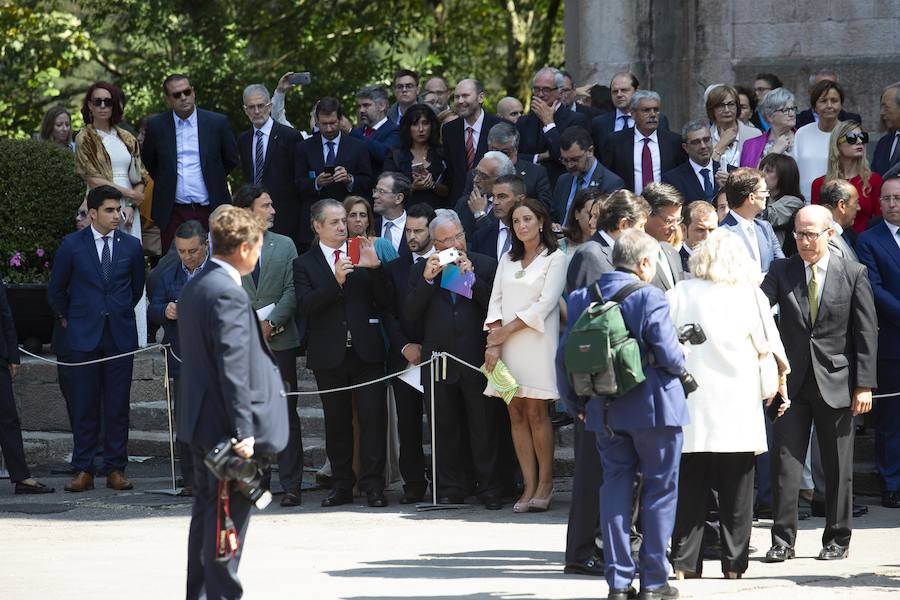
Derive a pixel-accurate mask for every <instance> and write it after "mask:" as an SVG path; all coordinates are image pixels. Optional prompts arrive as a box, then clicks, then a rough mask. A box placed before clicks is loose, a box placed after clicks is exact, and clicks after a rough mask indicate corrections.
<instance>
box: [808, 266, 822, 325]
mask: <svg viewBox="0 0 900 600" xmlns="http://www.w3.org/2000/svg"><path fill="white" fill-rule="evenodd" d="M817 271H818V269H817V268H816V265H809V283H807V284H806V285H807V290H808V295H809V322H810V323H812V324H813V325H815V324H816V317H817V316H818V315H819V278H818V275H817V273H816V272H817Z"/></svg>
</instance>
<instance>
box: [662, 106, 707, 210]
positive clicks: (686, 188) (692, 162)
mask: <svg viewBox="0 0 900 600" xmlns="http://www.w3.org/2000/svg"><path fill="white" fill-rule="evenodd" d="M681 139H682V140H683V141H682V143H681V148H682V149H683V150H684V152H685V154H687V157H688V159H687V160H686V161H684V162H683V163H681V164H680V165H678V166H677V167H675V168H674V169H671V170H669V171H666V172H665V173H663V174H662V179H661V181H662V182H663V183H668V184H669V185H673V186H675V189H677V190H678V192H679V193H680V194H681V196H682V198H684V202H685V203H686V204H687V203H690V202H693V201H694V200H706V201H707V202H709V203H710V204H712V202H713V199H714V198H715V197H716V194H718V193H719V185H718V183H716V172H717V171H718V170H719V163H718V162H716V161H714V160H713V159H712V149H713V141H712V136H711V135H710V133H709V123H708V122H706V121H705V120H702V119H697V120H696V121H690V122H688V123H686V124H685V125H684V127H682V128H681Z"/></svg>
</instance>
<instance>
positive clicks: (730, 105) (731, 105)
mask: <svg viewBox="0 0 900 600" xmlns="http://www.w3.org/2000/svg"><path fill="white" fill-rule="evenodd" d="M715 108H716V109H717V110H734V109H735V108H737V102H721V103H719V104H716V106H715Z"/></svg>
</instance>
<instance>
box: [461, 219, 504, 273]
mask: <svg viewBox="0 0 900 600" xmlns="http://www.w3.org/2000/svg"><path fill="white" fill-rule="evenodd" d="M509 235H510V236H512V235H513V231H512V229H510V230H509ZM499 237H500V220H499V219H497V217H495V216H494V211H493V210H492V211H491V212H489V213H488V214H487V215H485V216H484V218H483V219H481V220H479V221H478V222H477V223H475V227H474V229H473V231H472V236H471V238H467V239H468V242H469V250H470V251H472V252H477V253H478V254H484V255H485V256H490V257H491V258H493V259H496V260H497V262H499V261H500V257H499V256H498V255H497V240H498V239H499ZM510 243H512V238H510Z"/></svg>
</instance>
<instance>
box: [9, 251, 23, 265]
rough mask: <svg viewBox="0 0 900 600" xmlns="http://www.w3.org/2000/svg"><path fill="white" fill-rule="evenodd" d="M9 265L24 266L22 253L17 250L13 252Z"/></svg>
mask: <svg viewBox="0 0 900 600" xmlns="http://www.w3.org/2000/svg"><path fill="white" fill-rule="evenodd" d="M9 265H10V266H11V267H21V266H22V253H21V252H16V253H15V254H13V255H12V257H11V258H10V259H9Z"/></svg>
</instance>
